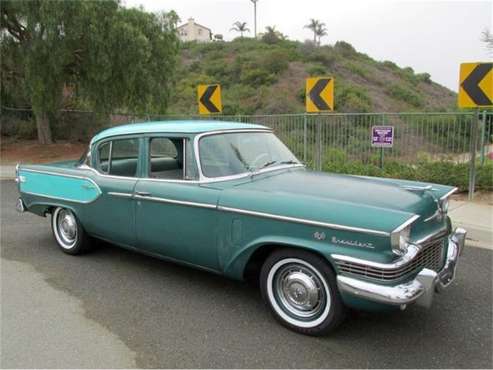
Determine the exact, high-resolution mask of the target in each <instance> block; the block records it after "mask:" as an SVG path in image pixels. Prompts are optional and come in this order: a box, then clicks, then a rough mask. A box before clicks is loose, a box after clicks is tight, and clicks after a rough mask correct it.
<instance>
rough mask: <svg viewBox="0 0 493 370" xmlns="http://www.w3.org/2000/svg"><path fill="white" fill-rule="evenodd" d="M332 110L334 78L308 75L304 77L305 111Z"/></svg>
mask: <svg viewBox="0 0 493 370" xmlns="http://www.w3.org/2000/svg"><path fill="white" fill-rule="evenodd" d="M333 110H334V79H333V78H332V77H309V78H307V79H306V111H307V112H308V113H318V112H330V111H333Z"/></svg>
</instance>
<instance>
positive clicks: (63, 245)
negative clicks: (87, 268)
mask: <svg viewBox="0 0 493 370" xmlns="http://www.w3.org/2000/svg"><path fill="white" fill-rule="evenodd" d="M51 229H52V231H53V235H54V236H55V240H56V241H57V243H58V246H59V247H60V249H61V250H62V251H63V252H65V253H68V254H72V255H75V254H80V253H83V252H85V251H87V250H88V249H89V245H90V240H89V236H88V235H87V234H86V233H85V231H84V229H83V228H82V225H81V224H80V222H79V220H78V219H77V217H76V216H75V215H74V213H73V212H72V211H71V210H69V209H67V208H62V207H58V208H55V210H54V211H53V213H52V215H51Z"/></svg>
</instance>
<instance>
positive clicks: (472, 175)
mask: <svg viewBox="0 0 493 370" xmlns="http://www.w3.org/2000/svg"><path fill="white" fill-rule="evenodd" d="M478 125H479V109H476V111H475V112H474V119H473V120H472V126H471V148H470V149H471V150H470V152H471V153H470V155H471V159H470V164H469V187H468V190H469V194H468V198H469V200H472V199H473V198H474V186H475V185H476V151H477V141H478Z"/></svg>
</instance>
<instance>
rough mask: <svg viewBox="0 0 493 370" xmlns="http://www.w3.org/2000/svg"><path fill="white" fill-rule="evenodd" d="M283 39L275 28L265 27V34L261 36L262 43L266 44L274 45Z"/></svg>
mask: <svg viewBox="0 0 493 370" xmlns="http://www.w3.org/2000/svg"><path fill="white" fill-rule="evenodd" d="M283 39H285V36H284V35H283V34H282V33H281V32H279V31H278V30H276V26H267V27H265V33H264V34H263V35H262V41H264V42H266V43H267V44H275V43H276V42H278V41H279V40H283Z"/></svg>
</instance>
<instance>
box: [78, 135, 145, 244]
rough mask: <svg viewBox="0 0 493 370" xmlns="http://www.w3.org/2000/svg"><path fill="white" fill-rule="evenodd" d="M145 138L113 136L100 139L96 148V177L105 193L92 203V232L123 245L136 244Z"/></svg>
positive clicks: (94, 156)
mask: <svg viewBox="0 0 493 370" xmlns="http://www.w3.org/2000/svg"><path fill="white" fill-rule="evenodd" d="M141 142H142V139H141V138H139V137H125V138H112V139H110V140H106V141H102V142H101V143H98V144H97V146H96V147H95V149H94V152H93V167H94V168H95V169H96V173H97V174H96V175H95V177H94V180H95V181H96V182H97V184H98V185H99V187H100V188H101V191H102V195H101V196H100V197H99V199H98V200H97V201H96V202H94V203H92V204H91V206H90V207H91V209H90V210H89V212H90V217H88V228H90V232H91V234H94V235H96V236H98V237H100V238H102V239H106V240H109V241H111V242H115V243H117V244H120V245H124V246H130V247H133V246H135V243H136V237H135V201H134V200H133V192H134V190H135V185H136V183H137V179H138V177H139V176H140V173H141V164H140V162H141V161H140V160H139V156H140V151H141Z"/></svg>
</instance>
